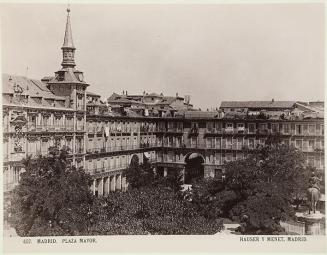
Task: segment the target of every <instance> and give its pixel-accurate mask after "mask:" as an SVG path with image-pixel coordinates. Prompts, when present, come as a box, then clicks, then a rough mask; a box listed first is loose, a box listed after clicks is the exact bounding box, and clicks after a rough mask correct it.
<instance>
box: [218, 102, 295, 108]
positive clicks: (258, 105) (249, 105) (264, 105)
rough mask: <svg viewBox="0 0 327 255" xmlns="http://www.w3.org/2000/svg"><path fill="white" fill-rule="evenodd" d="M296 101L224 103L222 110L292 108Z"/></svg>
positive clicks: (221, 105) (221, 106) (222, 103)
mask: <svg viewBox="0 0 327 255" xmlns="http://www.w3.org/2000/svg"><path fill="white" fill-rule="evenodd" d="M295 103H296V102H295V101H222V102H221V104H220V108H292V107H293V106H294V104H295Z"/></svg>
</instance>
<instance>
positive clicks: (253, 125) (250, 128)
mask: <svg viewBox="0 0 327 255" xmlns="http://www.w3.org/2000/svg"><path fill="white" fill-rule="evenodd" d="M254 132H255V124H254V123H249V133H254Z"/></svg>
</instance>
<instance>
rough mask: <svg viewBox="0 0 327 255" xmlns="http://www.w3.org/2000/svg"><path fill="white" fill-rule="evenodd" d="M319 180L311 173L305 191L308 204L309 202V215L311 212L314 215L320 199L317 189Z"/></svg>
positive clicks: (318, 188) (318, 189)
mask: <svg viewBox="0 0 327 255" xmlns="http://www.w3.org/2000/svg"><path fill="white" fill-rule="evenodd" d="M320 181H321V179H319V178H318V177H317V176H316V174H315V173H314V172H312V174H311V177H310V179H309V188H308V190H307V195H308V202H309V214H310V213H311V211H313V213H314V214H315V213H316V207H317V202H318V201H319V198H320V187H319V182H320Z"/></svg>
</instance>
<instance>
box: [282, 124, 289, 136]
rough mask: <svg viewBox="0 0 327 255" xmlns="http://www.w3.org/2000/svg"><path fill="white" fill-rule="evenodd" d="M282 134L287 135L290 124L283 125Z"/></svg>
mask: <svg viewBox="0 0 327 255" xmlns="http://www.w3.org/2000/svg"><path fill="white" fill-rule="evenodd" d="M283 127H284V132H283V133H284V134H289V133H290V124H284V125H283Z"/></svg>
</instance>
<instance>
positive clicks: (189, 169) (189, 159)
mask: <svg viewBox="0 0 327 255" xmlns="http://www.w3.org/2000/svg"><path fill="white" fill-rule="evenodd" d="M184 162H185V174H184V183H185V184H190V183H191V182H192V180H194V179H197V178H203V177H204V166H203V163H204V162H205V161H204V157H203V156H202V155H201V154H200V153H196V152H193V153H189V154H187V155H186V156H185V158H184Z"/></svg>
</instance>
